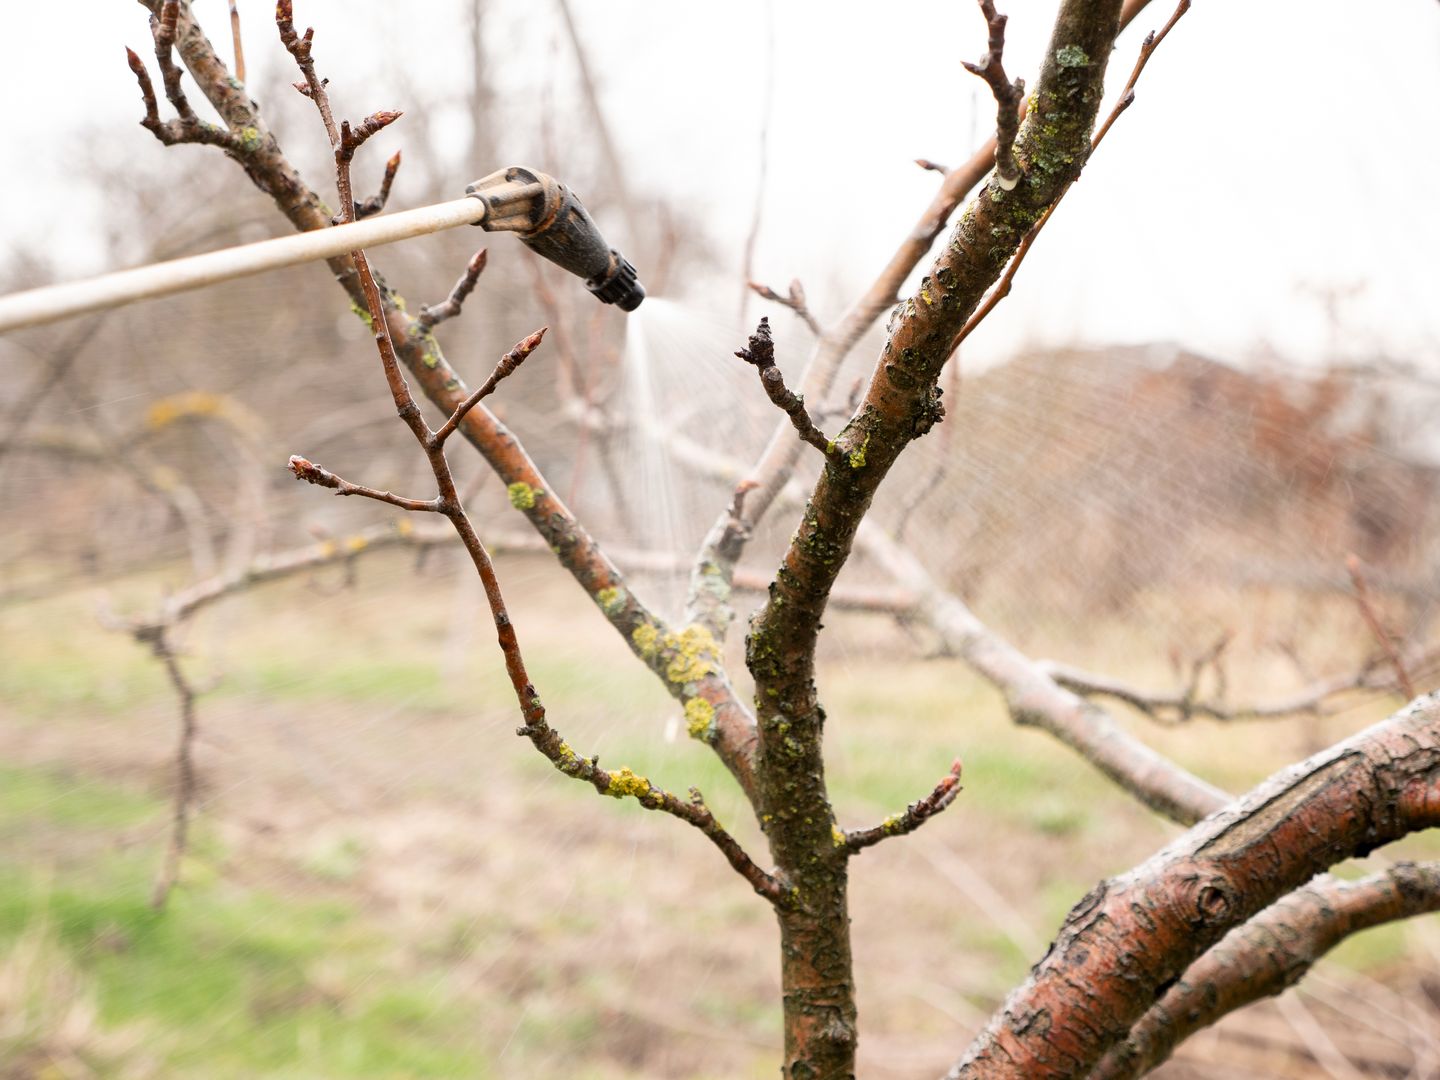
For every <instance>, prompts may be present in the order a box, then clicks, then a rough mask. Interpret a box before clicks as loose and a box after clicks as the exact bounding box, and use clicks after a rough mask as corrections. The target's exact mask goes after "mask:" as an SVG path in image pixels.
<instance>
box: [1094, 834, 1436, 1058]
mask: <svg viewBox="0 0 1440 1080" xmlns="http://www.w3.org/2000/svg"><path fill="white" fill-rule="evenodd" d="M1432 911H1440V863H1420V864H1415V863H1397V864H1396V865H1395V866H1393V867H1391V868H1390V869H1389V870H1386V871H1385V872H1383V873H1380V874H1372V875H1371V876H1369V877H1365V878H1361V879H1360V880H1358V881H1340V880H1338V879H1336V878H1333V877H1330V876H1328V875H1325V876H1322V877H1320V878H1317V879H1316V880H1315V881H1313V882H1311V883H1310V884H1309V885H1306V886H1304V887H1303V888H1300V889H1297V890H1296V891H1295V892H1293V893H1291V894H1290V895H1289V896H1286V897H1283V898H1281V899H1280V900H1277V901H1276V902H1275V903H1274V904H1273V905H1271V906H1270V907H1268V908H1266V909H1265V910H1264V911H1262V912H1260V914H1258V915H1256V916H1255V917H1254V918H1253V919H1251V920H1250V921H1249V922H1247V923H1245V924H1243V925H1241V926H1238V927H1236V928H1235V929H1234V930H1232V931H1230V933H1229V934H1227V935H1226V936H1225V937H1224V938H1223V939H1222V940H1221V941H1220V942H1219V943H1218V944H1216V945H1215V946H1213V947H1212V948H1211V949H1210V950H1209V951H1208V952H1206V953H1205V954H1204V955H1203V956H1201V957H1200V959H1198V960H1196V961H1195V962H1194V963H1193V964H1191V965H1190V967H1189V968H1187V969H1186V971H1185V975H1184V976H1183V977H1182V978H1181V979H1180V981H1178V982H1177V983H1175V985H1174V986H1172V987H1171V988H1170V989H1169V990H1167V991H1166V992H1165V994H1164V996H1163V997H1161V998H1160V1000H1159V1001H1158V1002H1156V1003H1155V1004H1154V1005H1153V1006H1151V1008H1150V1009H1149V1010H1148V1011H1147V1012H1146V1013H1145V1015H1144V1016H1142V1017H1141V1018H1140V1019H1139V1021H1137V1022H1136V1024H1135V1026H1134V1027H1132V1028H1131V1029H1130V1033H1129V1035H1127V1036H1126V1037H1125V1039H1124V1040H1123V1041H1121V1042H1118V1043H1116V1044H1115V1045H1114V1046H1113V1047H1111V1049H1110V1050H1109V1051H1108V1052H1107V1053H1106V1054H1105V1056H1104V1057H1103V1058H1101V1060H1100V1063H1099V1064H1098V1065H1096V1067H1095V1069H1094V1071H1093V1072H1091V1074H1090V1080H1127V1078H1130V1077H1139V1076H1144V1075H1145V1074H1146V1073H1148V1072H1150V1070H1152V1069H1154V1068H1156V1067H1157V1066H1158V1065H1160V1064H1161V1063H1162V1062H1163V1061H1165V1060H1166V1059H1167V1058H1168V1057H1169V1056H1170V1054H1171V1053H1172V1052H1173V1051H1174V1049H1175V1047H1176V1046H1178V1045H1179V1044H1180V1043H1181V1042H1183V1041H1184V1040H1185V1039H1187V1038H1188V1037H1189V1036H1191V1035H1193V1034H1195V1033H1196V1032H1197V1031H1202V1030H1204V1029H1205V1028H1207V1027H1209V1026H1211V1025H1212V1024H1214V1023H1216V1022H1217V1021H1219V1020H1220V1019H1221V1018H1222V1017H1224V1016H1226V1015H1228V1014H1229V1013H1232V1012H1234V1011H1235V1010H1236V1009H1240V1008H1243V1007H1244V1006H1246V1005H1249V1004H1251V1003H1252V1002H1255V1001H1259V1000H1260V999H1262V998H1265V997H1273V996H1274V995H1276V994H1280V993H1283V992H1284V991H1285V990H1287V989H1289V988H1290V987H1292V986H1294V985H1295V984H1296V983H1298V982H1299V981H1300V980H1301V979H1302V978H1304V977H1305V975H1306V974H1308V973H1309V971H1310V969H1311V967H1313V966H1314V965H1315V963H1316V962H1317V961H1318V960H1319V959H1320V958H1321V957H1322V956H1324V955H1325V954H1326V953H1327V952H1329V951H1330V950H1331V949H1333V948H1334V947H1335V946H1336V945H1338V944H1340V942H1342V941H1344V940H1345V939H1346V938H1347V937H1350V936H1351V935H1352V934H1357V933H1359V932H1360V931H1361V930H1366V929H1369V928H1370V927H1372V926H1380V925H1381V924H1383V923H1387V922H1394V921H1396V920H1398V919H1408V918H1411V917H1413V916H1415V915H1422V914H1426V913H1428V912H1432Z"/></svg>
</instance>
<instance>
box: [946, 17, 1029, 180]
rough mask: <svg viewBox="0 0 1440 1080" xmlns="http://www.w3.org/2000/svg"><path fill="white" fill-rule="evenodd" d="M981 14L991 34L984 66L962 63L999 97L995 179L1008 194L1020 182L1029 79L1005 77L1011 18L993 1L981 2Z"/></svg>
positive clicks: (981, 59)
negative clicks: (1019, 149)
mask: <svg viewBox="0 0 1440 1080" xmlns="http://www.w3.org/2000/svg"><path fill="white" fill-rule="evenodd" d="M979 4H980V11H981V13H982V14H983V15H984V16H985V24H986V26H987V27H988V28H989V31H990V40H989V44H988V48H987V49H986V52H985V55H984V56H982V57H981V58H980V63H978V64H972V63H970V61H968V60H962V61H960V63H961V65H962V66H963V67H964V68H965V70H966V71H968V72H970V74H972V75H978V76H979V77H980V78H982V79H984V80H985V82H986V84H987V85H988V86H989V87H990V92H991V93H992V94H994V95H995V177H996V180H997V181H998V182H999V184H1000V187H1001V189H1002V190H1004V191H1012V190H1014V188H1015V185H1016V184H1018V183H1019V182H1020V165H1019V163H1018V162H1017V161H1016V160H1015V136H1016V135H1018V134H1019V132H1020V104H1021V102H1023V101H1024V100H1025V80H1024V79H1016V80H1015V81H1014V82H1011V81H1010V79H1009V77H1008V76H1007V75H1006V74H1005V63H1004V60H1005V23H1006V22H1007V21H1008V16H1005V15H1001V14H1000V13H999V12H997V11H996V10H995V4H994V2H993V0H979Z"/></svg>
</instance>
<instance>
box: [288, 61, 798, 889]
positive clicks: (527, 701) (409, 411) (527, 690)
mask: <svg viewBox="0 0 1440 1080" xmlns="http://www.w3.org/2000/svg"><path fill="white" fill-rule="evenodd" d="M306 40H307V44H308V35H307V39H306ZM306 55H307V57H308V50H307V52H306ZM299 59H300V57H299V56H297V60H299ZM302 68H303V63H302ZM307 75H313V69H311V71H310V72H307ZM311 96H312V97H313V98H314V99H315V104H316V106H317V107H318V108H319V111H320V114H321V116H322V117H323V118H325V119H326V121H327V125H328V122H329V116H330V110H329V105H328V100H327V95H326V93H325V87H324V84H323V82H322V83H319V84H314V85H312V95H311ZM398 115H399V114H398V113H377V114H374V115H373V116H372V117H370V118H369V119H368V120H367V121H366V122H365V123H364V124H362V125H361V127H360V128H358V129H356V130H355V131H354V132H353V133H352V130H351V127H350V124H349V122H348V121H343V120H342V121H341V123H340V144H339V147H338V148H337V150H336V153H335V172H336V186H337V188H338V189H339V190H340V193H341V206H342V207H345V208H346V218H347V219H349V218H351V217H352V216H353V212H354V211H353V207H354V203H353V200H351V199H350V197H349V191H350V176H349V171H350V164H351V160H352V157H353V154H354V151H355V150H356V149H357V148H358V147H359V146H360V145H361V144H362V143H363V142H364V141H365V139H366V138H368V137H369V136H370V135H372V134H374V132H376V131H378V130H380V128H382V127H384V126H385V125H386V124H388V123H390V122H391V121H392V120H394V119H395V118H397V117H398ZM351 258H352V259H353V260H354V264H355V270H356V273H357V275H358V277H359V280H360V286H361V289H362V290H363V291H364V295H365V301H366V306H367V309H368V311H369V314H370V325H371V329H372V331H373V334H374V340H375V347H376V351H377V352H378V353H379V355H380V364H381V368H382V369H383V371H384V373H385V381H386V383H387V384H388V386H389V388H390V395H391V398H392V399H393V400H394V402H395V410H396V413H397V414H398V416H399V417H400V419H401V420H402V421H403V422H404V423H405V425H406V426H407V427H408V428H409V429H410V432H411V434H412V435H414V436H415V441H416V442H417V443H419V445H420V448H421V449H422V450H423V451H424V452H425V456H426V459H427V461H428V462H429V465H430V471H431V473H432V474H433V476H434V478H435V485H436V489H437V495H436V497H435V498H434V499H433V500H428V501H420V500H402V499H397V498H396V497H395V496H393V495H390V494H389V493H388V492H375V491H374V490H373V489H368V488H358V487H356V485H352V484H347V482H346V481H343V480H341V479H340V478H339V477H336V476H334V475H333V474H330V473H327V472H326V471H325V470H323V469H320V468H319V467H318V466H315V465H313V464H311V463H310V462H308V461H305V460H304V459H303V458H297V457H292V458H291V459H290V467H291V469H292V470H293V471H294V472H295V474H296V475H297V476H298V477H300V478H301V479H305V480H309V481H310V482H311V483H317V484H321V485H322V486H325V487H332V488H336V489H337V490H338V491H339V493H340V494H352V493H354V494H362V495H368V496H369V497H371V498H379V499H381V501H385V502H390V503H392V504H393V505H396V506H400V507H401V508H403V509H407V510H431V511H434V512H436V513H440V514H443V515H444V516H445V517H446V518H447V519H448V520H449V521H450V524H451V525H452V526H453V527H454V529H455V532H456V534H457V535H458V536H459V538H460V541H461V543H462V544H463V545H464V547H465V550H466V552H467V553H468V554H469V555H470V559H471V562H472V563H473V564H474V567H475V571H476V573H477V574H478V575H479V577H480V580H481V583H482V584H483V586H484V589H485V598H486V600H487V602H488V603H489V605H490V612H491V616H492V618H493V621H494V624H495V630H496V635H497V637H498V641H499V645H500V651H501V653H502V654H503V656H504V658H505V670H506V673H507V674H508V675H509V677H510V684H511V688H512V689H513V690H514V692H515V698H516V701H517V702H518V704H519V706H520V713H521V716H522V717H523V719H524V723H523V724H522V725H521V726H520V727H519V728H518V729H517V731H516V734H517V735H521V736H523V737H525V738H528V739H529V740H530V742H531V743H532V745H534V747H535V748H536V749H537V750H538V751H540V753H541V754H543V755H544V756H545V757H546V758H547V759H548V760H549V761H550V762H551V764H553V765H554V766H555V767H556V768H557V769H558V770H559V771H561V772H563V773H564V774H565V775H567V776H571V777H574V778H575V779H578V780H583V781H586V782H588V783H590V784H591V785H592V786H593V787H594V788H595V790H596V791H597V792H599V793H600V794H602V795H610V796H612V797H614V798H626V797H630V798H634V799H635V800H636V801H637V802H639V804H640V805H641V806H643V807H645V808H646V809H647V810H659V811H663V812H665V813H667V814H670V815H671V816H672V817H676V818H679V819H680V820H682V821H684V822H685V823H687V824H689V825H691V826H693V827H694V828H696V829H698V830H699V831H700V832H701V833H702V834H704V835H705V836H706V837H707V838H708V839H709V840H710V841H711V842H712V843H713V844H715V846H716V847H717V848H718V849H719V850H720V852H721V854H723V855H724V856H725V858H726V860H727V861H728V862H729V863H730V865H731V866H732V867H733V868H734V869H735V870H736V871H737V872H738V873H739V874H740V875H741V876H742V877H744V878H745V879H746V881H748V882H749V883H750V885H751V887H752V888H753V889H754V890H755V891H756V892H757V893H758V894H760V895H761V896H763V897H765V898H766V899H767V900H769V901H770V902H771V903H773V904H776V905H777V906H780V905H788V904H789V903H790V902H791V894H790V892H789V891H788V890H786V889H785V888H784V887H783V886H782V884H781V883H780V882H779V881H778V880H777V879H776V878H775V877H773V876H772V875H770V874H767V873H766V872H765V871H764V870H763V869H761V868H760V867H759V865H758V864H756V863H755V862H754V861H753V860H752V859H751V858H750V857H749V855H747V854H746V853H745V851H744V849H743V848H742V847H741V846H740V844H739V842H738V841H736V840H735V838H734V837H732V836H731V835H730V834H729V833H728V832H726V830H725V829H724V828H723V827H722V826H721V825H720V823H719V822H718V821H716V819H715V816H714V815H713V814H712V813H711V812H710V810H709V808H708V807H707V806H706V805H705V801H704V799H703V797H702V796H701V794H700V792H699V791H698V790H696V789H694V788H691V791H690V795H691V797H690V800H689V801H688V802H687V801H682V800H681V799H679V798H677V797H676V796H675V795H673V794H671V793H670V792H668V791H666V790H664V789H663V788H657V787H655V786H654V785H653V784H651V783H650V781H649V780H648V779H646V778H645V777H643V776H637V775H636V774H635V773H634V772H632V771H631V770H630V769H628V768H622V769H619V770H617V771H615V772H608V771H606V770H604V769H601V768H600V767H599V760H598V758H595V757H591V758H589V759H586V758H582V757H580V756H579V755H577V754H576V753H575V752H574V751H573V750H571V749H570V747H569V745H568V744H567V743H566V742H565V741H564V739H562V738H561V736H560V734H559V732H557V731H556V730H555V729H554V728H552V727H551V726H550V724H549V722H548V720H547V718H546V712H545V706H544V704H543V703H542V701H541V700H540V695H539V693H538V692H537V691H536V689H535V686H534V684H533V683H532V682H531V680H530V676H529V673H528V672H527V670H526V665H525V658H524V655H523V654H522V652H521V649H520V640H519V636H518V635H517V634H516V632H515V627H514V624H513V622H512V621H511V618H510V614H509V611H508V610H507V608H506V605H505V598H504V595H503V594H502V592H501V590H500V581H499V578H498V577H497V576H496V574H495V566H494V563H493V562H492V561H491V558H490V554H489V552H488V551H486V549H485V545H484V543H483V542H482V541H481V540H480V537H479V534H478V533H476V531H475V528H474V525H473V524H472V523H471V521H470V517H469V515H468V514H467V513H466V511H465V508H464V505H463V504H462V502H461V500H460V495H459V492H458V490H457V489H456V486H455V478H454V474H453V473H452V472H451V469H450V463H449V461H448V460H447V459H446V456H445V441H446V439H447V437H448V436H449V435H450V434H451V433H452V432H453V431H454V430H455V429H456V427H457V426H458V425H459V424H460V422H461V421H462V420H463V419H464V417H465V415H466V413H468V412H469V411H470V410H472V409H473V408H474V407H475V406H476V405H477V404H478V403H479V401H480V399H481V398H482V397H484V396H485V395H486V394H488V393H489V392H490V391H492V390H493V389H494V388H495V387H496V386H497V385H498V384H499V383H500V382H501V381H502V380H503V379H504V378H505V377H506V376H508V375H509V374H511V373H512V372H513V371H514V370H515V369H516V368H518V367H519V366H520V364H521V363H522V362H523V361H524V360H525V358H526V357H527V356H529V355H530V353H531V352H533V351H534V350H535V349H536V348H537V347H538V346H539V344H540V340H541V338H542V337H543V336H544V331H543V330H541V331H539V332H537V333H534V334H531V335H530V336H529V337H527V338H526V339H525V340H523V341H522V342H520V343H519V344H518V345H516V346H515V348H513V349H511V350H510V352H508V353H506V355H505V356H504V357H503V358H502V359H501V360H500V362H499V363H498V364H497V365H496V366H495V369H494V371H492V372H491V375H490V377H489V378H488V379H487V380H486V381H485V383H484V384H483V385H482V386H481V387H480V388H479V389H478V390H476V391H475V392H474V393H473V394H471V395H469V396H468V397H467V398H466V399H465V400H464V401H463V402H461V403H460V404H459V405H458V406H456V409H455V411H454V412H453V413H452V414H451V417H450V419H449V420H448V421H447V422H446V423H445V425H444V426H443V427H441V428H440V429H439V430H431V429H430V426H429V425H428V424H427V423H426V422H425V419H424V417H423V415H422V414H421V412H420V407H419V405H418V404H417V403H416V401H415V398H414V396H413V395H412V394H411V392H410V386H409V383H408V382H407V381H406V379H405V375H404V372H403V371H402V370H401V366H400V360H399V356H398V354H397V353H396V350H395V343H394V341H393V340H392V338H391V336H390V330H389V327H388V325H387V323H386V318H385V303H384V301H383V300H382V298H381V294H380V287H379V285H378V284H377V283H376V281H375V276H374V274H373V273H372V272H371V270H370V265H369V262H368V260H367V259H366V257H365V253H364V252H363V251H355V252H352V253H351ZM687 662H688V663H691V664H694V663H696V662H698V661H697V658H687Z"/></svg>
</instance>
